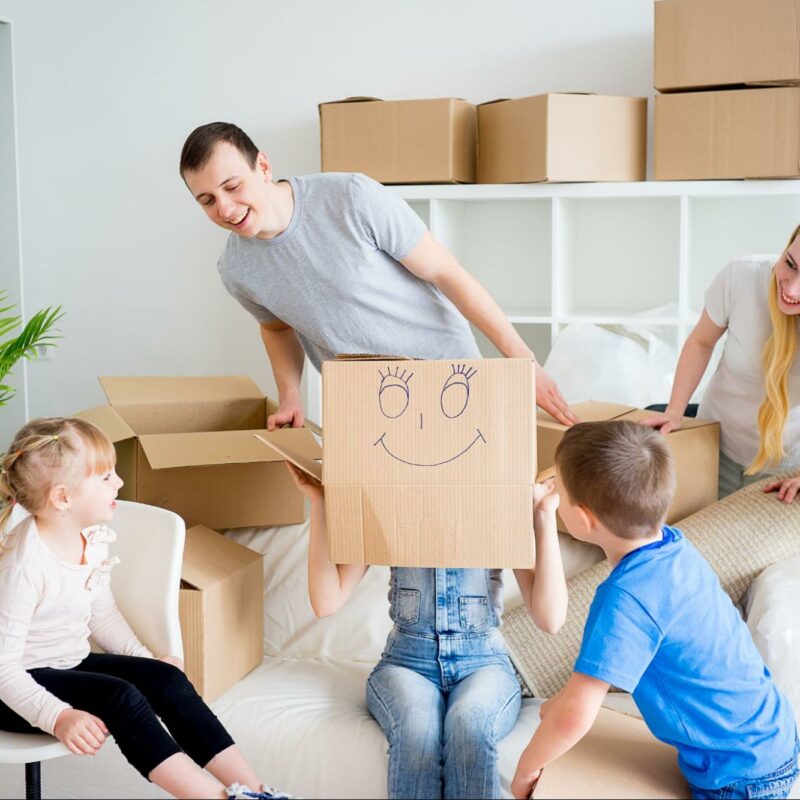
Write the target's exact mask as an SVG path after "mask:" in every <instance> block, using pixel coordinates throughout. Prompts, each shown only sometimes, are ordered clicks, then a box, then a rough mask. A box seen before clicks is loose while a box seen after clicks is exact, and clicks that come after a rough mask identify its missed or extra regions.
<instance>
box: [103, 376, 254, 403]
mask: <svg viewBox="0 0 800 800" xmlns="http://www.w3.org/2000/svg"><path fill="white" fill-rule="evenodd" d="M98 380H99V381H100V385H101V386H102V387H103V391H104V392H105V393H106V397H108V399H109V402H110V403H112V404H113V405H118V406H129V405H161V404H168V403H193V402H196V401H197V400H198V398H201V399H202V400H204V401H207V402H215V403H216V402H220V401H226V400H241V399H252V400H258V399H261V400H263V399H264V394H263V392H262V391H261V390H260V389H259V388H258V386H256V384H255V383H254V382H253V380H252V379H251V378H248V377H247V376H245V375H215V376H207V377H135V378H128V377H124V378H123V377H119V378H118V377H102V378H99V379H98Z"/></svg>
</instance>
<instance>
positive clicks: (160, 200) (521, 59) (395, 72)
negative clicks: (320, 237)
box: [0, 0, 653, 447]
mask: <svg viewBox="0 0 800 800" xmlns="http://www.w3.org/2000/svg"><path fill="white" fill-rule="evenodd" d="M652 13H653V12H652V3H651V2H649V0H606V1H605V2H602V3H598V2H596V0H561V2H559V3H554V2H552V1H549V2H545V0H497V2H495V3H494V4H491V5H490V4H488V3H486V2H483V1H481V2H478V0H403V2H402V3H392V4H390V3H389V2H385V0H337V2H330V1H329V0H299V1H298V2H294V3H290V2H285V0H283V1H282V2H275V1H273V0H269V1H266V0H260V1H259V0H239V2H237V3H235V4H223V3H220V2H218V0H137V2H135V3H132V2H124V0H70V2H64V0H0V18H7V19H10V20H11V21H12V23H13V29H14V44H15V59H16V82H17V98H18V121H17V124H18V131H19V154H20V164H19V170H20V183H21V187H20V196H21V227H22V243H23V255H24V262H23V271H24V280H25V304H26V308H27V310H28V311H29V312H31V311H34V310H36V309H38V308H40V307H42V306H45V305H53V304H59V303H61V304H63V305H64V307H65V308H66V310H67V313H68V316H67V317H66V318H65V319H64V321H63V324H62V330H63V333H64V340H63V342H62V343H61V344H60V346H59V348H58V350H57V351H56V352H55V354H54V358H53V360H51V361H41V362H37V363H35V364H32V365H31V367H30V368H29V384H30V410H31V414H32V415H34V416H39V415H44V414H57V413H69V412H72V411H75V410H78V409H80V408H84V407H86V406H89V405H94V404H97V403H101V402H103V400H104V398H103V395H102V392H101V391H100V389H99V386H98V384H97V381H96V376H97V375H99V374H118V375H120V374H129V375H132V374H143V375H144V374H224V373H246V374H250V375H252V376H253V377H254V378H255V379H256V381H257V382H258V383H259V385H261V387H262V388H263V389H264V390H265V391H271V390H272V388H273V384H272V380H271V376H270V373H269V369H268V366H267V363H266V359H265V357H264V356H263V354H262V350H261V345H260V341H259V339H258V335H257V328H256V325H255V323H254V322H253V321H252V320H251V318H250V317H249V316H248V315H247V314H246V313H245V312H244V311H242V310H240V309H239V307H238V306H237V305H236V304H235V302H234V301H233V300H232V299H230V298H229V297H228V296H227V294H226V293H225V292H224V290H223V289H222V286H221V284H220V283H219V281H218V278H217V274H216V269H215V264H216V259H217V256H218V253H219V251H220V250H221V248H222V246H223V243H224V239H225V235H226V234H225V233H224V232H223V231H221V230H220V229H216V228H214V227H213V226H211V224H210V223H209V222H208V221H207V220H206V219H205V217H204V215H203V214H202V212H201V211H200V209H199V207H197V206H196V205H195V204H194V203H193V201H192V200H191V199H190V197H189V195H188V193H187V191H186V190H185V188H184V187H183V185H182V183H181V181H180V180H179V178H178V175H177V163H178V156H179V152H180V148H181V145H182V143H183V140H184V138H185V137H186V135H187V134H188V133H189V131H191V130H192V129H193V128H194V127H195V126H196V125H199V124H202V123H204V122H208V121H211V120H218V119H221V120H228V121H234V122H236V123H238V124H239V125H241V126H242V127H243V128H244V129H245V130H246V131H248V132H249V133H250V135H251V136H252V137H253V138H254V140H255V141H256V143H257V144H258V145H259V146H260V147H262V148H263V149H264V150H265V151H266V152H267V153H268V155H269V156H270V157H271V158H272V160H273V163H274V165H275V171H276V173H277V174H278V175H287V174H301V173H308V172H314V171H317V170H318V169H319V133H318V118H317V108H316V107H317V103H318V102H320V101H324V100H332V99H337V98H340V97H345V96H348V95H357V94H359V95H374V96H378V97H384V98H414V97H441V96H449V95H456V96H460V97H464V98H466V99H468V100H470V101H473V102H482V101H485V100H489V99H492V98H497V97H515V96H524V95H527V94H534V93H538V92H543V91H550V90H553V91H557V90H562V91H593V92H601V93H609V94H635V95H648V96H652V94H653V92H652V89H651V86H652ZM4 444H5V442H0V447H2V446H3V445H4Z"/></svg>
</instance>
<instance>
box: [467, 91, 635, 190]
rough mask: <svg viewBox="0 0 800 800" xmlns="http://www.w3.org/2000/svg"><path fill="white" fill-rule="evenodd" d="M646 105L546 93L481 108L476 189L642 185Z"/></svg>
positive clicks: (630, 100) (625, 99) (629, 99)
mask: <svg viewBox="0 0 800 800" xmlns="http://www.w3.org/2000/svg"><path fill="white" fill-rule="evenodd" d="M646 150H647V98H645V97H611V96H604V95H592V94H542V95H535V96H533V97H523V98H520V99H517V100H497V101H494V102H491V103H484V104H483V105H480V106H478V183H531V182H549V183H556V182H564V181H643V180H644V179H645V163H646Z"/></svg>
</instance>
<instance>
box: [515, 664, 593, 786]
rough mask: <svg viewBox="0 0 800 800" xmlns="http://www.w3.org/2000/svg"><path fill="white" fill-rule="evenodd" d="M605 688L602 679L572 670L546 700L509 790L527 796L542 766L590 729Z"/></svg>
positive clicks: (573, 744)
mask: <svg viewBox="0 0 800 800" xmlns="http://www.w3.org/2000/svg"><path fill="white" fill-rule="evenodd" d="M608 690H609V684H607V683H606V682H605V681H600V680H597V678H590V677H589V676H588V675H584V674H582V673H580V672H573V673H572V677H570V679H569V680H568V681H567V685H566V686H565V687H564V688H563V689H562V690H561V691H560V692H559V693H558V694H557V695H555V697H553V698H552V699H551V700H549V701H548V703H547V705H548V708H547V713H546V714H544V715H542V717H541V719H542V721H541V723H540V724H539V727H538V728H537V729H536V733H534V734H533V738H532V739H531V741H530V743H529V744H528V746H527V747H526V748H525V750H523V752H522V755H521V756H520V759H519V763H518V764H517V771H516V773H515V775H514V780H513V781H512V782H511V792H512V794H513V795H514V797H516V798H519V800H527V798H529V797H530V796H531V792H532V791H533V788H534V787H535V785H536V781H537V780H539V775H540V774H541V772H542V769H543V768H544V767H546V766H547V765H548V764H550V763H551V762H553V761H555V760H556V759H557V758H558V757H559V756H562V755H564V753H566V752H567V751H568V750H571V749H572V748H573V747H574V746H575V745H576V744H577V743H578V742H579V741H580V740H581V739H582V738H583V737H584V736H585V735H586V734H587V733H588V732H589V730H590V729H591V727H592V725H593V724H594V721H595V719H597V714H598V712H599V711H600V706H601V705H602V704H603V699H604V698H605V696H606V694H607V692H608Z"/></svg>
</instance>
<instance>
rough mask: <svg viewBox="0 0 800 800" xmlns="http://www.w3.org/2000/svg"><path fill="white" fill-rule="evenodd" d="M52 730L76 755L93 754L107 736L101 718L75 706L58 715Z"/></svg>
mask: <svg viewBox="0 0 800 800" xmlns="http://www.w3.org/2000/svg"><path fill="white" fill-rule="evenodd" d="M53 732H54V733H55V735H56V739H58V740H59V741H60V742H62V743H63V744H65V745H66V746H67V748H68V749H69V751H70V752H71V753H74V754H75V755H76V756H93V755H94V754H95V753H97V751H98V750H100V748H101V747H102V746H103V744H104V743H105V741H106V736H108V728H106V725H105V723H104V722H103V720H101V719H100V718H99V717H95V716H94V714H90V713H89V712H88V711H78V709H76V708H67V709H65V710H64V711H62V712H61V713H60V714H59V715H58V718H57V719H56V725H55V729H54V731H53Z"/></svg>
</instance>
